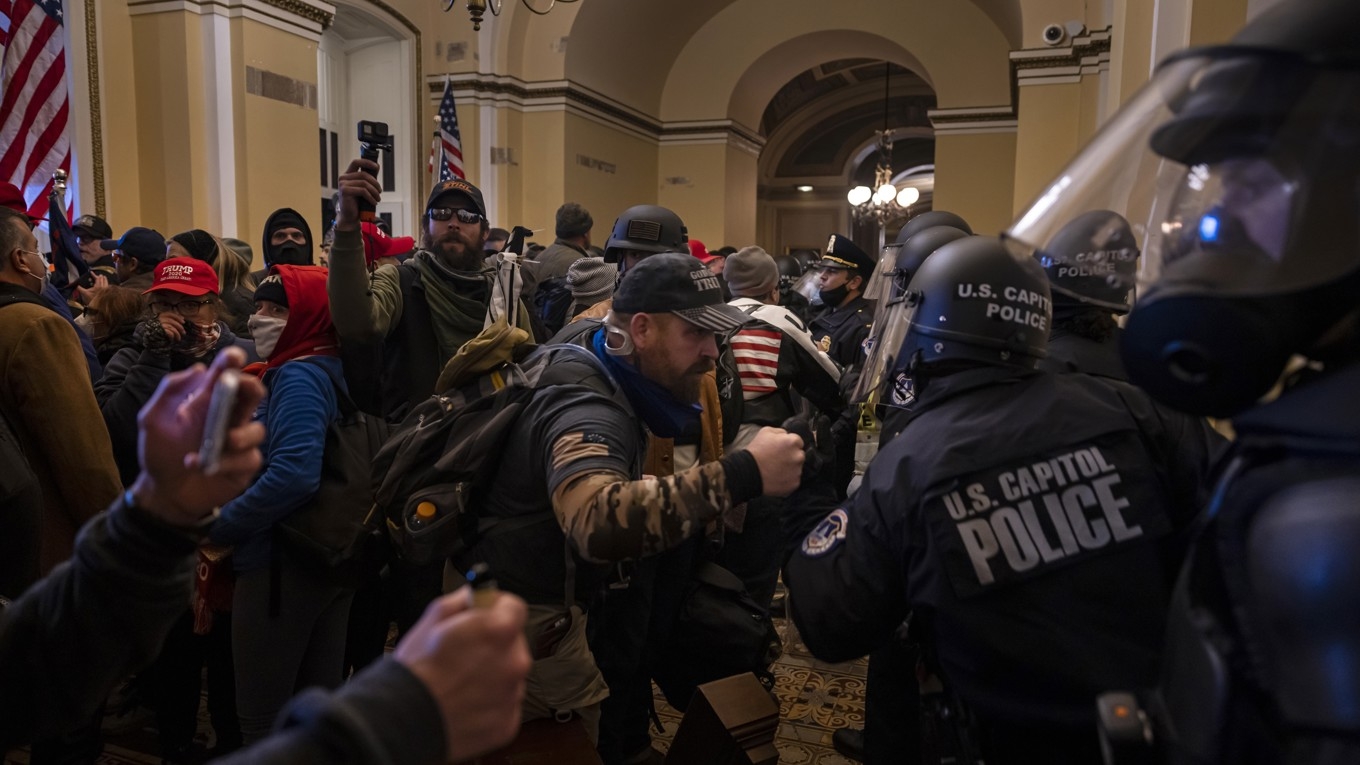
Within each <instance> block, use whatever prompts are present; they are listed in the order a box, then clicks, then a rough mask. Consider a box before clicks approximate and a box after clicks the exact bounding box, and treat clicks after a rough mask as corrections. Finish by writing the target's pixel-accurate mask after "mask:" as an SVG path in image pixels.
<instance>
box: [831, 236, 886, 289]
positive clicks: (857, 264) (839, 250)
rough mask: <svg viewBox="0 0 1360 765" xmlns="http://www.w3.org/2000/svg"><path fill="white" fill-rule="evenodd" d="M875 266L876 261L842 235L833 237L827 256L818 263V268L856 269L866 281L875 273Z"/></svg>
mask: <svg viewBox="0 0 1360 765" xmlns="http://www.w3.org/2000/svg"><path fill="white" fill-rule="evenodd" d="M875 265H877V264H876V263H875V262H874V259H873V258H871V257H869V256H868V254H866V253H865V252H864V250H861V249H860V248H859V247H858V246H856V245H855V243H854V242H852V241H850V240H849V239H848V238H846V237H843V236H841V235H840V234H832V235H831V241H829V242H827V243H826V254H825V255H823V256H822V259H821V260H819V261H817V267H818V268H841V269H855V270H856V271H858V272H859V275H860V276H863V277H864V278H865V279H868V278H869V275H870V274H872V273H873V272H874V266H875Z"/></svg>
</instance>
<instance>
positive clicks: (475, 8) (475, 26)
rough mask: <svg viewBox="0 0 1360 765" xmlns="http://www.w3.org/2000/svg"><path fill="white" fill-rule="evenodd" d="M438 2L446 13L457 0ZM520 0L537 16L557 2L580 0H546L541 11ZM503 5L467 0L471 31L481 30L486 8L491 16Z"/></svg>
mask: <svg viewBox="0 0 1360 765" xmlns="http://www.w3.org/2000/svg"><path fill="white" fill-rule="evenodd" d="M440 2H442V3H443V4H444V12H445V13H448V12H449V11H451V10H453V6H454V5H455V4H456V3H457V2H458V0H440ZM520 2H521V3H523V4H524V7H525V8H528V9H529V11H530V12H532V13H536V14H538V15H539V16H547V15H548V12H549V11H551V10H552V9H553V6H555V5H557V4H558V3H568V4H569V3H578V2H580V0H548V7H547V8H544V9H543V10H541V11H540V10H539V9H537V8H535V7H534V6H533V5H532V4H530V2H529V0H520ZM503 7H505V0H467V9H468V16H469V17H470V18H471V19H472V31H474V32H480V31H481V29H482V14H484V13H486V11H487V9H488V8H489V9H490V10H491V15H492V16H499V15H501V8H503Z"/></svg>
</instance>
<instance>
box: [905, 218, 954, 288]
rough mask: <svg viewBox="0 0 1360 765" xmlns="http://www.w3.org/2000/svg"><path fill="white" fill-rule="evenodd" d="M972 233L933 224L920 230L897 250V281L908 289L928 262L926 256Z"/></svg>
mask: <svg viewBox="0 0 1360 765" xmlns="http://www.w3.org/2000/svg"><path fill="white" fill-rule="evenodd" d="M945 215H949V213H945ZM971 233H972V232H970V231H967V230H965V229H960V228H956V227H954V226H931V227H930V228H925V229H920V230H918V231H917V232H916V233H915V234H914V235H913V236H912V237H911V238H910V239H907V240H906V241H904V242H903V243H902V247H901V249H899V250H898V251H897V262H896V263H895V264H894V268H895V269H896V272H897V274H896V276H897V281H899V282H900V283H901V287H902V289H906V287H907V285H908V284H910V283H911V280H912V279H913V278H914V277H915V276H916V272H917V271H919V270H921V265H922V264H924V263H925V262H926V258H927V257H929V256H930V255H931V253H933V252H935V251H936V250H938V249H940V248H941V247H943V246H945V245H946V244H949V243H950V242H953V241H955V240H958V239H963V238H964V237H967V236H969V235H971Z"/></svg>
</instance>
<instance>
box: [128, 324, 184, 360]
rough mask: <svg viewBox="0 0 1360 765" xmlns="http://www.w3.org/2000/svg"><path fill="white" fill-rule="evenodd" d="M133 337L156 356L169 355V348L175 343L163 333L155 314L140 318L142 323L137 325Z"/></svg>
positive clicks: (162, 327)
mask: <svg viewBox="0 0 1360 765" xmlns="http://www.w3.org/2000/svg"><path fill="white" fill-rule="evenodd" d="M133 338H134V339H136V340H137V341H139V342H140V343H141V344H142V348H144V349H145V350H146V351H148V352H149V353H152V354H155V355H157V356H169V355H170V349H171V348H173V347H174V344H175V343H174V341H173V340H171V339H170V336H169V335H167V334H166V333H165V327H164V326H163V325H162V324H161V320H160V319H158V318H156V317H155V316H152V317H151V318H149V319H144V320H142V323H141V324H139V325H137V330H136V331H135V332H134V333H133Z"/></svg>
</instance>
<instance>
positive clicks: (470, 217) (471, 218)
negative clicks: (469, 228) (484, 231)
mask: <svg viewBox="0 0 1360 765" xmlns="http://www.w3.org/2000/svg"><path fill="white" fill-rule="evenodd" d="M425 214H426V215H429V216H430V220H441V221H442V220H448V219H449V218H452V217H453V216H455V215H457V216H458V222H459V223H468V224H472V223H481V222H482V221H484V220H486V217H485V216H483V215H482V214H481V213H476V212H473V211H472V210H455V209H453V208H452V207H431V208H430V209H429V210H427V211H426V212H425Z"/></svg>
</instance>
